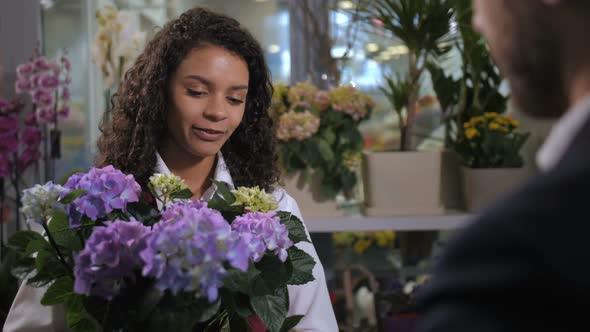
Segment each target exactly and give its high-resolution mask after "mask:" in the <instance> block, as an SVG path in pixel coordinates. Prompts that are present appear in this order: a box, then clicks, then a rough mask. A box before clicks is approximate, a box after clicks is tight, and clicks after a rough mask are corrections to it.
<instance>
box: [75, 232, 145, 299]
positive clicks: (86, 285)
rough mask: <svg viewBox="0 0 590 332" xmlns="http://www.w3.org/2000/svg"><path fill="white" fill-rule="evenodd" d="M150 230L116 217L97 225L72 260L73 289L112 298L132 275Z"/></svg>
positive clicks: (140, 262)
mask: <svg viewBox="0 0 590 332" xmlns="http://www.w3.org/2000/svg"><path fill="white" fill-rule="evenodd" d="M149 234H150V229H149V228H148V227H146V226H144V225H143V224H142V223H140V222H138V221H135V220H131V221H120V220H116V221H113V222H110V221H109V222H106V223H105V226H97V227H95V228H94V229H93V232H92V235H90V238H89V239H88V241H86V245H85V247H84V250H82V251H81V252H80V253H79V254H78V255H77V256H76V257H75V259H74V261H75V265H74V277H75V282H74V292H76V293H78V294H85V295H96V296H100V297H103V298H105V299H108V300H110V299H112V298H113V297H114V296H116V295H117V294H118V293H119V291H120V289H121V288H123V287H124V286H125V282H126V279H127V280H129V279H133V278H134V277H135V274H134V271H135V270H138V269H139V268H140V267H141V264H142V261H141V259H140V257H139V253H140V252H141V250H143V249H144V248H145V243H146V237H147V236H148V235H149Z"/></svg>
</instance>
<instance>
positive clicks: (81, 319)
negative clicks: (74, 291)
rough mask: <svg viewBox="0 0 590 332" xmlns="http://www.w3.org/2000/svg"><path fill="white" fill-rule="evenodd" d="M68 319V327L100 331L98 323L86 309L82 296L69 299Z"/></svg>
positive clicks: (76, 329)
mask: <svg viewBox="0 0 590 332" xmlns="http://www.w3.org/2000/svg"><path fill="white" fill-rule="evenodd" d="M66 307H67V311H66V321H67V323H68V327H69V328H70V329H72V330H74V331H76V332H93V331H100V330H101V328H100V326H98V323H97V322H96V321H95V320H94V319H92V317H91V316H90V315H89V314H88V312H87V311H86V309H85V307H84V304H83V297H82V296H79V295H78V296H75V297H70V298H69V299H68V300H67V304H66Z"/></svg>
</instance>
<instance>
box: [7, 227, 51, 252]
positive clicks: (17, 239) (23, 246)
mask: <svg viewBox="0 0 590 332" xmlns="http://www.w3.org/2000/svg"><path fill="white" fill-rule="evenodd" d="M31 241H45V239H44V238H43V236H41V234H39V233H37V232H33V231H18V232H16V233H14V235H12V236H11V237H10V239H9V240H8V246H9V247H10V248H12V249H14V250H15V251H16V252H20V253H24V252H26V251H27V247H28V245H29V242H31Z"/></svg>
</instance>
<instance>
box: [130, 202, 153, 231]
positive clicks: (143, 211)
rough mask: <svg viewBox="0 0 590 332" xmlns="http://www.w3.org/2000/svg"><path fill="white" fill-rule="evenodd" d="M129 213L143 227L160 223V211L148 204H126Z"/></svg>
mask: <svg viewBox="0 0 590 332" xmlns="http://www.w3.org/2000/svg"><path fill="white" fill-rule="evenodd" d="M127 212H129V213H130V214H131V215H132V216H133V217H134V218H135V219H136V220H141V222H142V223H143V224H144V225H147V226H151V225H153V224H155V223H157V222H158V221H160V211H158V209H157V208H156V207H155V206H152V205H150V204H146V203H142V202H137V203H129V204H127Z"/></svg>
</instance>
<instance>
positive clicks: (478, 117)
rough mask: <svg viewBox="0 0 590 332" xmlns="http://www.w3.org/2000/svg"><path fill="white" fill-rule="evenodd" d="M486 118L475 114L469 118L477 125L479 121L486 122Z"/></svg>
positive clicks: (473, 124) (470, 121) (472, 123)
mask: <svg viewBox="0 0 590 332" xmlns="http://www.w3.org/2000/svg"><path fill="white" fill-rule="evenodd" d="M485 121H486V120H485V118H484V117H483V116H474V117H472V118H471V119H470V120H469V123H471V125H472V126H476V125H477V124H478V123H480V122H481V123H484V122H485Z"/></svg>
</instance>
